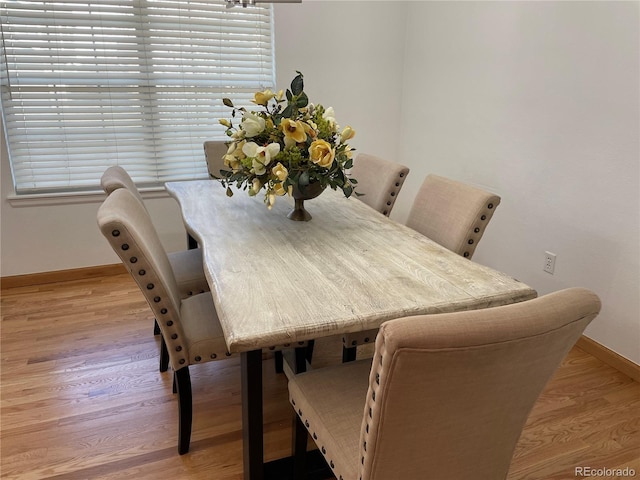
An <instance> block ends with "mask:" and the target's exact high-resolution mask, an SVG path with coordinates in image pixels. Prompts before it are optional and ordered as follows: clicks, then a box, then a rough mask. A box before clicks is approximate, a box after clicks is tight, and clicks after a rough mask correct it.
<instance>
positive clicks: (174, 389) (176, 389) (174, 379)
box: [173, 372, 178, 393]
mask: <svg viewBox="0 0 640 480" xmlns="http://www.w3.org/2000/svg"><path fill="white" fill-rule="evenodd" d="M173 393H178V385H176V372H173Z"/></svg>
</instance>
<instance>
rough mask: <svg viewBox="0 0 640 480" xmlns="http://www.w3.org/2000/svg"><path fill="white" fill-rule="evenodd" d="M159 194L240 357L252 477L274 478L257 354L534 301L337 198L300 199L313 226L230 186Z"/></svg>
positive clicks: (200, 185)
mask: <svg viewBox="0 0 640 480" xmlns="http://www.w3.org/2000/svg"><path fill="white" fill-rule="evenodd" d="M166 190H167V191H168V192H169V194H170V195H171V196H172V197H174V198H175V199H176V200H177V202H178V203H179V206H180V210H181V213H182V218H183V221H184V224H185V227H186V229H187V231H188V233H189V235H190V236H192V237H193V239H194V240H195V241H196V242H197V244H198V246H199V248H200V249H201V251H202V256H203V266H204V271H205V276H206V278H207V281H208V283H209V285H210V288H211V293H212V296H213V300H214V305H215V308H216V311H217V315H218V318H219V320H220V324H221V326H222V330H223V333H224V337H225V340H226V343H227V348H228V350H229V352H231V353H239V354H240V356H241V362H240V364H241V367H240V368H241V377H242V380H241V388H242V429H243V469H244V470H243V471H244V478H245V479H247V480H249V479H250V480H262V479H264V478H266V479H270V478H281V477H279V476H278V477H276V476H274V474H271V473H269V472H270V470H269V468H270V467H269V465H268V464H266V463H265V462H264V460H263V457H264V451H263V411H262V408H263V404H262V400H263V399H262V351H263V349H268V348H273V347H274V346H282V345H291V346H295V345H296V344H298V342H305V341H310V340H314V339H319V338H322V337H327V336H333V335H339V334H344V333H348V332H358V331H364V330H371V329H377V328H378V327H379V326H380V325H381V324H382V323H383V322H385V321H387V320H391V319H395V318H399V317H405V316H413V315H423V314H432V313H441V312H453V311H461V310H472V309H480V308H489V307H495V306H500V305H506V304H510V303H515V302H521V301H526V300H529V299H532V298H535V297H536V296H537V293H536V291H535V290H534V289H532V288H531V287H529V286H527V285H526V284H524V283H522V282H520V281H518V280H517V279H515V278H512V277H511V276H510V275H507V274H505V273H502V272H499V271H497V270H494V269H492V268H489V267H487V266H485V265H482V264H480V263H477V262H473V261H471V260H469V259H466V258H464V257H462V256H459V255H457V254H455V253H453V252H451V251H449V250H447V249H446V248H444V247H442V246H440V245H439V244H437V243H436V242H434V241H432V240H430V239H429V238H427V237H425V236H424V235H422V234H420V233H418V232H416V231H414V230H412V229H410V228H409V227H407V226H405V225H403V224H401V223H399V222H396V221H394V220H393V219H390V218H388V217H386V216H385V215H383V214H381V213H379V212H377V211H375V210H374V209H372V208H371V207H369V206H368V205H366V204H365V203H364V202H362V201H360V200H359V199H358V198H356V197H355V196H352V197H350V198H346V197H345V196H344V195H343V194H342V192H341V191H340V190H338V191H334V190H332V189H330V188H327V189H326V190H325V191H324V192H323V193H322V194H321V195H320V196H318V197H317V198H315V199H313V200H307V201H306V202H305V208H306V210H307V211H308V212H309V213H310V214H311V215H312V218H311V220H309V221H293V220H290V219H289V218H287V214H288V213H289V212H290V210H291V209H292V208H293V199H291V198H289V197H288V196H283V197H277V198H276V200H275V203H274V205H273V206H272V208H268V207H267V204H266V203H265V199H264V197H263V195H261V194H258V195H253V196H252V195H249V194H248V192H247V191H245V190H242V189H233V190H232V191H233V195H232V196H230V197H229V196H228V192H227V189H226V188H224V187H223V186H222V185H221V184H220V183H219V182H218V181H215V180H194V181H178V182H168V183H166ZM452 221H453V220H452ZM282 478H285V477H282Z"/></svg>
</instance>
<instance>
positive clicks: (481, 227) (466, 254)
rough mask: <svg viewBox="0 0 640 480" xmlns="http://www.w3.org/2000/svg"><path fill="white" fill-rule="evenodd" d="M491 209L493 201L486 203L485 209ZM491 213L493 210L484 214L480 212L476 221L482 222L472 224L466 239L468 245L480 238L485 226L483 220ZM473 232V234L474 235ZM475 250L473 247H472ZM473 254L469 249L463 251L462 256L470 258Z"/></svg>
mask: <svg viewBox="0 0 640 480" xmlns="http://www.w3.org/2000/svg"><path fill="white" fill-rule="evenodd" d="M492 209H493V203H489V204H488V205H487V210H492ZM490 214H493V212H487V213H486V214H482V215H481V216H480V219H479V220H478V222H482V223H478V224H476V226H474V228H473V230H472V231H470V232H469V234H470V235H471V236H470V238H469V239H468V240H467V244H468V245H474V244H475V243H476V242H477V240H479V239H480V238H482V234H483V233H484V229H485V228H486V226H487V224H486V223H485V221H486V220H487V215H490ZM474 234H475V235H474ZM474 250H475V249H474ZM472 255H473V250H471V251H465V252H464V253H463V254H462V256H463V257H464V258H468V259H471V256H472Z"/></svg>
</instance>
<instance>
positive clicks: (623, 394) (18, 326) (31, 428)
mask: <svg viewBox="0 0 640 480" xmlns="http://www.w3.org/2000/svg"><path fill="white" fill-rule="evenodd" d="M1 307H2V310H1V313H2V323H1V330H0V336H1V340H2V344H1V357H2V364H1V366H2V370H1V395H2V398H1V402H2V403H1V406H2V418H1V437H0V441H1V443H0V448H1V456H2V462H1V471H0V475H1V477H2V479H5V480H10V479H57V480H62V479H97V478H100V479H115V478H136V479H150V480H151V479H153V480H157V479H182V478H188V479H205V478H206V479H213V480H232V479H233V480H237V479H240V478H241V462H242V450H241V448H242V445H241V442H242V440H241V430H240V428H241V425H240V382H239V362H238V361H237V360H235V359H231V360H225V361H220V362H211V363H208V364H205V365H199V366H196V367H192V368H191V371H192V382H193V393H194V429H193V437H192V443H191V452H190V453H189V454H187V455H184V456H179V455H178V454H177V449H176V441H177V405H176V398H175V395H173V394H172V393H171V374H170V373H169V372H167V373H163V374H160V373H159V372H158V339H157V337H154V336H153V335H152V325H153V322H152V315H151V313H150V311H149V310H148V308H147V306H146V304H145V302H144V300H143V298H142V296H141V294H140V293H139V292H138V291H137V289H136V286H135V284H134V283H133V282H132V281H131V280H130V278H129V277H128V276H127V275H113V276H105V277H101V278H97V279H85V280H77V281H69V282H62V283H56V284H47V285H40V286H35V287H17V288H11V289H5V290H3V291H2V303H1ZM339 355H340V347H339V344H338V343H337V342H331V341H325V342H320V343H319V345H318V347H317V350H316V354H315V355H314V365H317V364H318V363H321V362H327V363H330V362H333V361H338V359H339ZM264 368H265V370H264V371H265V375H266V385H265V397H266V405H265V429H266V432H267V434H266V445H265V450H266V453H265V456H266V457H267V458H268V459H272V458H278V457H281V456H284V455H287V454H288V453H289V448H290V425H291V412H290V409H289V405H288V402H287V397H286V380H285V377H284V376H283V375H276V374H274V370H273V363H272V361H265V364H264ZM575 467H591V468H604V467H606V468H624V467H631V468H633V469H634V470H635V471H636V476H637V477H640V385H639V384H638V383H636V382H633V381H632V380H631V379H630V378H629V377H627V376H625V375H623V374H621V373H618V372H617V371H616V370H614V369H612V368H611V367H608V366H606V365H605V364H603V363H602V362H600V361H599V360H597V359H595V358H594V357H592V356H590V355H588V354H586V353H584V352H582V351H580V350H579V349H577V348H574V349H573V350H572V351H571V353H570V354H569V356H568V357H567V359H566V361H565V362H564V364H563V365H562V367H561V368H560V369H559V371H558V372H557V374H556V375H555V377H554V379H553V380H552V381H551V382H550V384H549V385H548V386H547V388H546V390H545V392H544V393H543V395H542V397H541V398H540V399H539V401H538V403H537V404H536V406H535V408H534V411H533V412H532V414H531V416H530V418H529V421H528V424H527V426H526V428H525V430H524V433H523V435H522V437H521V439H520V442H519V445H518V447H517V450H516V453H515V456H514V461H513V464H512V468H511V473H510V475H509V477H508V478H509V480H524V479H529V480H536V479H540V480H552V479H558V480H565V479H573V478H583V476H582V475H575V470H574V469H575ZM591 478H593V477H591ZM597 478H599V479H601V478H622V477H616V476H600V477H597ZM390 480H395V479H390ZM434 480H438V479H434Z"/></svg>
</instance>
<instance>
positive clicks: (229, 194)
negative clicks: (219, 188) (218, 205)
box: [227, 187, 233, 197]
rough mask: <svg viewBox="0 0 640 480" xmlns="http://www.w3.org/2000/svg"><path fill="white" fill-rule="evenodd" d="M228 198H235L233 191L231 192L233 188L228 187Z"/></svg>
mask: <svg viewBox="0 0 640 480" xmlns="http://www.w3.org/2000/svg"><path fill="white" fill-rule="evenodd" d="M227 197H233V190H231V187H227Z"/></svg>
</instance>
